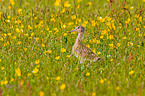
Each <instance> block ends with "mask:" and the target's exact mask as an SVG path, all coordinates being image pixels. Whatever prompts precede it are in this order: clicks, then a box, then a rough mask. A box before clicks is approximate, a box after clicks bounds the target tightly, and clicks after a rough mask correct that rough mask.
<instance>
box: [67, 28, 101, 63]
mask: <svg viewBox="0 0 145 96" xmlns="http://www.w3.org/2000/svg"><path fill="white" fill-rule="evenodd" d="M74 31H77V32H79V33H78V37H77V39H76V42H75V44H74V45H73V48H72V54H74V55H75V56H76V57H77V58H78V59H79V60H80V63H83V62H84V61H90V62H93V61H96V60H100V57H97V56H96V55H95V54H94V53H93V52H92V51H91V50H90V49H89V48H87V47H86V46H85V45H84V44H82V39H83V36H84V33H85V28H84V27H83V26H78V27H76V28H75V29H74V30H72V31H70V32H74ZM70 32H69V33H70Z"/></svg>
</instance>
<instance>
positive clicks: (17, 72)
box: [15, 68, 21, 76]
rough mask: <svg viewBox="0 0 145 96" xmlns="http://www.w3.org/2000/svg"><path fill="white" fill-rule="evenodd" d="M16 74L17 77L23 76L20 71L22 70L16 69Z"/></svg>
mask: <svg viewBox="0 0 145 96" xmlns="http://www.w3.org/2000/svg"><path fill="white" fill-rule="evenodd" d="M15 74H16V75H17V76H21V70H20V68H16V69H15Z"/></svg>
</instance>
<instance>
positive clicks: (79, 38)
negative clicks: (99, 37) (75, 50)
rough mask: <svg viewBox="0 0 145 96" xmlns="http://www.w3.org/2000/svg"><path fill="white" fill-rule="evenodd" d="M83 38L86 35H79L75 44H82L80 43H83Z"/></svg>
mask: <svg viewBox="0 0 145 96" xmlns="http://www.w3.org/2000/svg"><path fill="white" fill-rule="evenodd" d="M83 36H84V33H79V34H78V37H77V39H76V42H75V44H80V43H82V39H83Z"/></svg>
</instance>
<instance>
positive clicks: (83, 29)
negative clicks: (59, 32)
mask: <svg viewBox="0 0 145 96" xmlns="http://www.w3.org/2000/svg"><path fill="white" fill-rule="evenodd" d="M74 31H76V32H79V33H84V32H85V28H84V26H81V25H80V26H77V27H76V28H75V29H74V30H72V31H69V32H68V33H71V32H74Z"/></svg>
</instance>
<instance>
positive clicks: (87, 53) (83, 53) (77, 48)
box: [72, 44, 96, 60]
mask: <svg viewBox="0 0 145 96" xmlns="http://www.w3.org/2000/svg"><path fill="white" fill-rule="evenodd" d="M72 51H73V53H74V54H75V56H76V57H77V58H78V57H82V58H83V59H85V60H93V59H95V58H96V56H95V54H94V53H93V52H92V51H91V50H90V49H89V48H87V47H86V46H85V45H84V44H78V45H74V46H73V50H72Z"/></svg>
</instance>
